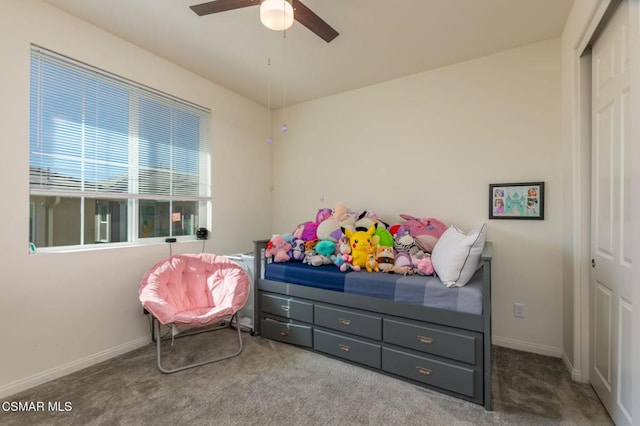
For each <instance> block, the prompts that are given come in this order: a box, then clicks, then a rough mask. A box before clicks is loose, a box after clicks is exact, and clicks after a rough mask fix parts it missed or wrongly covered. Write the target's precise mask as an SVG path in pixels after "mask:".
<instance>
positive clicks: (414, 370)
mask: <svg viewBox="0 0 640 426" xmlns="http://www.w3.org/2000/svg"><path fill="white" fill-rule="evenodd" d="M382 369H383V370H384V371H388V372H390V373H393V374H397V375H399V376H402V377H407V378H409V379H412V380H416V381H418V382H421V383H425V384H428V385H431V386H437V387H439V388H442V389H446V390H449V391H451V392H456V393H459V394H462V395H466V396H469V397H472V398H473V397H474V396H475V395H474V384H475V381H474V380H475V372H474V370H472V369H470V368H463V367H459V366H457V365H452V364H447V363H445V362H440V361H436V360H433V359H429V358H428V357H422V356H416V355H413V354H409V353H406V352H401V351H397V350H395V349H390V348H383V349H382Z"/></svg>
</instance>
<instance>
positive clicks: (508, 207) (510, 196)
mask: <svg viewBox="0 0 640 426" xmlns="http://www.w3.org/2000/svg"><path fill="white" fill-rule="evenodd" d="M489 219H537V220H543V219H544V182H523V183H492V184H489Z"/></svg>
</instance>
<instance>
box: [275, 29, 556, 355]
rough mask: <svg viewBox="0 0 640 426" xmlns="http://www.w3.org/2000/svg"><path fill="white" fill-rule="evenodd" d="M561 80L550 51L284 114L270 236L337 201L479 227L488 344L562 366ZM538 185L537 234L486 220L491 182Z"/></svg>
mask: <svg viewBox="0 0 640 426" xmlns="http://www.w3.org/2000/svg"><path fill="white" fill-rule="evenodd" d="M560 76H561V74H560V40H559V39H554V40H549V41H545V42H541V43H537V44H532V45H528V46H525V47H521V48H517V49H513V50H509V51H505V52H502V53H499V54H495V55H491V56H486V57H482V58H480V59H475V60H471V61H467V62H463V63H459V64H456V65H452V66H447V67H443V68H440V69H436V70H432V71H427V72H424V73H420V74H416V75H412V76H409V77H405V78H400V79H396V80H392V81H388V82H385V83H382V84H378V85H374V86H370V87H366V88H363V89H360V90H355V91H351V92H347V93H343V94H339V95H336V96H331V97H327V98H323V99H320V100H316V101H312V102H308V103H304V104H299V105H296V106H291V107H288V108H287V110H286V117H287V124H288V127H289V131H288V132H287V133H285V134H278V135H276V136H275V137H274V142H273V170H274V180H273V184H274V191H273V206H274V207H273V230H274V232H278V233H282V232H291V230H292V229H293V227H294V226H295V225H296V224H298V223H300V222H302V221H305V220H312V219H313V218H314V214H315V211H316V210H317V209H318V208H319V207H324V206H332V205H334V204H335V203H336V202H337V201H343V202H345V203H346V204H347V206H348V207H351V208H353V209H356V210H363V209H366V210H372V211H375V212H376V213H378V214H380V215H381V216H382V217H383V218H384V219H386V220H387V221H390V222H392V223H395V222H397V221H399V220H400V218H399V217H398V214H399V213H409V214H412V215H415V216H421V217H436V218H439V219H441V220H443V221H445V222H446V223H448V224H456V225H458V226H460V227H462V228H463V229H466V230H468V229H470V228H471V227H473V226H474V225H477V224H479V223H481V222H487V223H488V238H489V239H490V240H491V241H493V242H494V250H495V258H494V268H493V278H494V281H493V333H494V342H495V343H497V344H500V345H504V346H510V347H514V348H518V349H524V350H529V351H533V352H538V353H544V354H549V355H553V356H561V354H562V276H563V274H562V242H563V238H562V227H563V214H564V213H563V203H562V192H563V183H562V179H563V173H562V168H563V162H562V149H561V146H562V145H561V131H560V128H561V127H560V125H561V123H560V111H561V108H560V106H561V84H560V83H561V81H560ZM280 125H281V118H280V117H279V114H274V122H273V128H279V127H280ZM537 180H540V181H545V182H546V190H547V194H546V212H545V216H546V218H545V220H544V221H518V220H491V221H489V220H488V218H487V216H488V185H489V183H502V182H523V181H537ZM514 302H519V303H524V304H525V306H526V308H525V310H526V318H525V319H517V318H514V316H513V303H514Z"/></svg>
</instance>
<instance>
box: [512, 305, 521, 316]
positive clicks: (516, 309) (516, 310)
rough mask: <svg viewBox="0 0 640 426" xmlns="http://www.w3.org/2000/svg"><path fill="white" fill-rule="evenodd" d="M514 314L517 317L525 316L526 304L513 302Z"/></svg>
mask: <svg viewBox="0 0 640 426" xmlns="http://www.w3.org/2000/svg"><path fill="white" fill-rule="evenodd" d="M513 316H514V317H516V318H524V304H522V303H514V304H513Z"/></svg>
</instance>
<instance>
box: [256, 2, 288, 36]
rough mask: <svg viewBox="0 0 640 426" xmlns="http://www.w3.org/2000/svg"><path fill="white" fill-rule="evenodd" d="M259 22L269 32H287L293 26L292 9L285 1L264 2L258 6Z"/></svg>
mask: <svg viewBox="0 0 640 426" xmlns="http://www.w3.org/2000/svg"><path fill="white" fill-rule="evenodd" d="M260 21H261V22H262V24H263V25H264V26H265V27H267V28H269V29H270V30H275V31H284V30H287V29H289V28H290V27H291V25H293V7H291V3H289V2H288V1H287V0H264V1H263V2H262V3H261V4H260Z"/></svg>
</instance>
